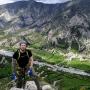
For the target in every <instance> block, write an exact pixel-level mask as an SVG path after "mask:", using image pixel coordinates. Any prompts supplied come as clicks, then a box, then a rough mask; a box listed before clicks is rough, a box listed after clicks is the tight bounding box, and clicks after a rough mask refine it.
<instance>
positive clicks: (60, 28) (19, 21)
mask: <svg viewBox="0 0 90 90" xmlns="http://www.w3.org/2000/svg"><path fill="white" fill-rule="evenodd" d="M22 28H24V29H25V28H27V29H32V28H33V29H35V31H37V32H40V33H42V34H43V35H46V36H48V34H49V32H51V31H52V32H53V33H52V35H51V38H49V43H51V45H54V46H60V47H63V48H69V50H70V49H71V48H76V49H78V50H79V51H83V50H85V49H89V43H90V41H89V38H90V36H89V34H90V1H89V0H72V1H70V2H66V3H62V4H43V3H40V2H35V1H33V0H30V1H19V2H15V3H12V4H6V5H1V6H0V29H1V30H3V29H4V30H7V31H8V32H11V31H14V32H15V31H16V30H19V29H22ZM83 42H84V43H83ZM87 43H88V44H87Z"/></svg>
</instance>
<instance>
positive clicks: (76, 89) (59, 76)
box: [0, 33, 90, 90]
mask: <svg viewBox="0 0 90 90" xmlns="http://www.w3.org/2000/svg"><path fill="white" fill-rule="evenodd" d="M6 37H7V36H6ZM6 37H5V38H6ZM25 37H26V38H28V39H29V40H30V41H31V42H32V45H30V46H29V48H30V49H31V50H32V52H33V55H34V58H36V59H37V58H39V60H41V61H45V62H48V63H54V64H61V65H65V66H72V67H75V68H80V69H84V70H86V71H89V68H90V62H89V61H85V62H81V61H79V60H73V61H71V62H69V63H68V62H66V61H65V57H64V56H63V55H60V54H59V53H58V52H57V53H54V52H49V51H46V50H40V49H39V48H40V47H41V46H42V45H44V44H45V43H46V40H45V38H44V36H42V35H40V34H39V33H30V34H29V35H26V36H25ZM3 38H4V37H3ZM6 49H9V50H12V49H11V47H10V48H6ZM12 51H15V48H14V49H13V50H12ZM56 51H58V49H57V50H56ZM44 70H45V68H44ZM46 72H47V71H46ZM10 73H11V69H10V68H9V67H7V68H3V69H2V68H1V69H0V78H1V79H0V85H2V84H6V83H8V82H9V80H10V79H8V78H7V76H10ZM44 75H45V74H44ZM44 75H42V76H44ZM52 78H53V79H52ZM55 80H60V81H59V82H58V84H57V85H58V86H59V87H60V88H62V90H90V87H89V86H90V79H89V78H87V77H81V76H75V75H71V74H68V73H55V72H51V71H49V72H47V78H46V81H48V82H49V83H52V82H53V81H55ZM3 87H4V86H3ZM80 88H86V89H80ZM88 88H89V89H88ZM0 90H4V89H2V88H1V87H0Z"/></svg>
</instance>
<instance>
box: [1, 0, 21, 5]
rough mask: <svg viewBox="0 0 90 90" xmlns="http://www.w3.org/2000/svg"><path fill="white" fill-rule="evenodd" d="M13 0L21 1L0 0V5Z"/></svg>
mask: <svg viewBox="0 0 90 90" xmlns="http://www.w3.org/2000/svg"><path fill="white" fill-rule="evenodd" d="M15 1H21V0H0V5H2V4H7V3H13V2H15Z"/></svg>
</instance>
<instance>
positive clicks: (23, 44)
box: [19, 41, 27, 51]
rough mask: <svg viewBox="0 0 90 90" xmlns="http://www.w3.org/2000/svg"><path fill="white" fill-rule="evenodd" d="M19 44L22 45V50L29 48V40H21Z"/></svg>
mask: <svg viewBox="0 0 90 90" xmlns="http://www.w3.org/2000/svg"><path fill="white" fill-rule="evenodd" d="M19 45H20V49H21V50H22V51H25V49H26V48H27V42H26V41H20V43H19Z"/></svg>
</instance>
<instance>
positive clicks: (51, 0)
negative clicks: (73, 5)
mask: <svg viewBox="0 0 90 90" xmlns="http://www.w3.org/2000/svg"><path fill="white" fill-rule="evenodd" d="M15 1H22V0H0V5H2V4H7V3H12V2H15ZM35 1H37V2H42V3H48V4H50V3H51V4H54V3H63V2H66V1H70V0H35Z"/></svg>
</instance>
